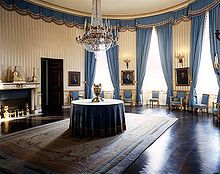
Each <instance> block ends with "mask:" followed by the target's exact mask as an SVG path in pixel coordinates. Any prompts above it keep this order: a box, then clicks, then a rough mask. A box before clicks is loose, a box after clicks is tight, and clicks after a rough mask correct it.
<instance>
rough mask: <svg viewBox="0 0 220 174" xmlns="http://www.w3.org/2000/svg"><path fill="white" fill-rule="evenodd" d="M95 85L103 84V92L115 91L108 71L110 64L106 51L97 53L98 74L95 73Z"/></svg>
mask: <svg viewBox="0 0 220 174" xmlns="http://www.w3.org/2000/svg"><path fill="white" fill-rule="evenodd" d="M94 83H95V84H99V83H101V84H102V90H104V91H113V90H114V88H113V85H112V81H111V77H110V73H109V69H108V62H107V57H106V52H105V51H99V52H97V53H96V72H95V80H94Z"/></svg>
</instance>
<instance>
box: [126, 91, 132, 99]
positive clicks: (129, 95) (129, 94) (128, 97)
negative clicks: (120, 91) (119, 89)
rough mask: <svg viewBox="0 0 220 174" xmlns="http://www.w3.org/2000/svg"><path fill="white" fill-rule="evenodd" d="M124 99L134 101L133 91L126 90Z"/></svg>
mask: <svg viewBox="0 0 220 174" xmlns="http://www.w3.org/2000/svg"><path fill="white" fill-rule="evenodd" d="M124 98H125V99H132V91H131V90H124Z"/></svg>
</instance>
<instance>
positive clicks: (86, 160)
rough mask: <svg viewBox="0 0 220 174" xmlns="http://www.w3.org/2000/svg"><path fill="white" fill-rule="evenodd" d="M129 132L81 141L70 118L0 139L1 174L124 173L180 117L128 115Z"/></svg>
mask: <svg viewBox="0 0 220 174" xmlns="http://www.w3.org/2000/svg"><path fill="white" fill-rule="evenodd" d="M125 119H126V125H127V130H126V131H125V132H124V133H122V134H119V135H117V136H113V137H107V138H84V139H77V138H73V137H71V135H70V132H69V130H68V128H69V119H66V120H62V121H58V122H55V123H50V124H47V125H42V126H38V127H35V128H31V129H27V130H24V131H20V132H16V133H12V134H9V135H5V136H2V137H1V138H0V173H1V171H2V172H5V173H24V174H25V173H36V174H37V173H54V174H55V173H66V174H70V173H71V174H72V173H122V172H123V171H124V170H125V169H126V168H127V167H128V166H129V165H130V164H131V163H132V162H133V161H134V160H135V159H136V158H137V157H138V156H139V155H140V154H141V153H142V152H143V151H144V150H145V149H146V148H147V147H148V146H149V145H150V144H152V143H153V142H154V141H155V140H156V139H157V138H158V137H159V136H160V135H161V134H162V133H163V132H164V131H165V130H166V129H168V128H169V127H170V126H171V125H172V124H173V123H175V121H176V120H177V118H173V117H167V116H155V115H152V116H149V115H147V116H146V115H142V114H131V113H126V117H125Z"/></svg>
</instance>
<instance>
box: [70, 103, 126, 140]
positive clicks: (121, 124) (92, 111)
mask: <svg viewBox="0 0 220 174" xmlns="http://www.w3.org/2000/svg"><path fill="white" fill-rule="evenodd" d="M70 130H71V133H72V135H73V136H74V137H90V136H92V137H107V136H113V135H116V134H119V133H122V132H123V131H124V130H126V125H125V108H124V102H123V101H121V100H114V99H104V101H102V102H96V103H95V102H92V100H91V99H84V100H75V101H72V102H71V113H70Z"/></svg>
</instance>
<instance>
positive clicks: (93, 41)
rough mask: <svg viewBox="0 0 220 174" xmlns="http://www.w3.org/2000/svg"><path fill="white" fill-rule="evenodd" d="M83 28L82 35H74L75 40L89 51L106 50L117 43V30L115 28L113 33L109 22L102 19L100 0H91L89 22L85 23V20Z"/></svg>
mask: <svg viewBox="0 0 220 174" xmlns="http://www.w3.org/2000/svg"><path fill="white" fill-rule="evenodd" d="M84 30H85V33H84V34H83V36H82V37H80V36H78V37H76V41H77V43H78V44H81V45H83V46H84V47H85V49H86V50H87V51H89V52H97V51H107V50H108V49H109V48H110V47H113V46H116V45H117V44H118V31H117V30H116V29H115V35H114V34H113V32H112V26H110V22H109V21H108V20H107V19H106V20H105V23H103V21H102V14H101V0H92V17H91V24H88V25H87V22H86V20H85V24H84Z"/></svg>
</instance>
